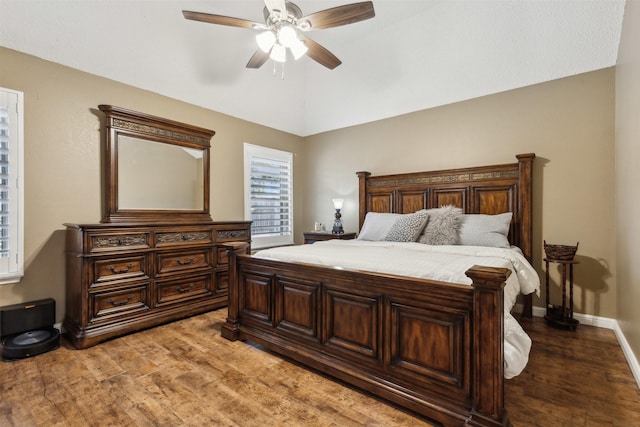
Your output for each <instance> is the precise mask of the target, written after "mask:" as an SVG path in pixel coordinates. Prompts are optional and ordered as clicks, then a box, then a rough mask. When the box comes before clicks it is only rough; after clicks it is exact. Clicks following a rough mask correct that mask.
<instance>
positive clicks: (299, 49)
mask: <svg viewBox="0 0 640 427" xmlns="http://www.w3.org/2000/svg"><path fill="white" fill-rule="evenodd" d="M289 49H291V54H292V55H293V59H295V60H296V61H297V60H298V59H300V58H302V57H303V56H304V54H305V53H307V51H308V50H309V48H308V47H307V45H305V44H304V43H303V42H302V40H300V39H296V42H295V43H293V44H292V45H291V46H290V47H289Z"/></svg>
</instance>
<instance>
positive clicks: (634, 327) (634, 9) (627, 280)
mask: <svg viewBox="0 0 640 427" xmlns="http://www.w3.org/2000/svg"><path fill="white" fill-rule="evenodd" d="M639 45H640V2H637V1H627V3H626V5H625V14H624V21H623V28H622V38H621V42H620V50H619V52H618V64H617V66H616V149H615V152H616V174H615V178H616V220H617V232H616V236H617V239H616V240H617V251H616V253H617V259H618V269H617V287H618V316H617V318H618V323H619V324H620V328H621V329H622V331H623V333H624V335H625V338H626V339H627V341H628V342H629V345H630V347H631V349H632V350H633V352H634V353H635V356H636V360H637V357H638V356H639V355H640V309H638V303H639V302H640V262H638V261H639V260H640V248H639V246H638V241H640V186H639V185H638V183H640V162H639V161H640V120H638V117H639V116H640V52H639V51H638V46H639ZM638 380H639V381H640V379H638Z"/></svg>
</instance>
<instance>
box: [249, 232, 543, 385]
mask: <svg viewBox="0 0 640 427" xmlns="http://www.w3.org/2000/svg"><path fill="white" fill-rule="evenodd" d="M255 256H257V257H260V258H271V259H277V260H280V261H293V262H306V263H311V264H320V265H326V266H333V267H341V268H350V269H357V270H366V271H373V272H378V273H390V274H397V275H402V276H411V277H420V278H425V279H431V280H440V281H443V282H450V283H460V284H469V285H470V284H471V279H469V278H468V277H467V276H466V275H465V274H464V272H465V271H467V270H468V269H469V268H470V267H472V266H474V265H483V266H489V267H504V268H508V269H510V270H511V271H512V274H511V275H510V276H509V279H508V280H507V284H506V286H505V292H504V309H505V310H504V311H505V322H504V365H505V378H512V377H514V376H516V375H518V374H519V373H520V372H522V370H523V369H524V367H525V366H526V364H527V362H528V360H529V350H530V349H531V339H530V338H529V336H528V335H527V334H526V333H525V332H524V330H523V329H522V327H521V326H520V324H519V323H518V322H517V321H516V320H515V319H514V318H513V316H512V315H511V313H510V311H511V309H512V308H513V305H514V304H515V301H516V297H517V296H518V293H523V294H530V293H532V292H536V294H538V295H539V293H540V279H539V278H538V274H537V273H536V271H535V270H534V269H533V267H532V266H531V264H529V262H528V261H527V260H526V259H525V258H524V256H522V254H521V252H520V251H519V250H518V249H517V248H516V249H504V248H492V247H482V246H458V245H455V246H430V245H425V244H422V243H413V242H411V243H401V242H371V241H362V240H329V241H324V242H316V243H314V244H311V245H301V246H283V247H278V248H272V249H266V250H262V251H259V252H257V253H256V254H255Z"/></svg>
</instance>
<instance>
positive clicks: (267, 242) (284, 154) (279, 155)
mask: <svg viewBox="0 0 640 427" xmlns="http://www.w3.org/2000/svg"><path fill="white" fill-rule="evenodd" d="M254 157H261V158H263V159H268V160H274V161H278V162H287V163H288V164H289V196H288V202H289V213H288V215H289V233H284V234H280V235H276V236H260V235H258V234H254V232H253V217H252V211H251V183H252V181H251V160H252V158H254ZM293 157H294V156H293V153H291V152H288V151H283V150H278V149H275V148H269V147H264V146H260V145H254V144H250V143H247V142H245V143H244V217H245V219H246V220H248V221H252V226H251V227H252V230H251V231H252V232H251V240H252V241H251V247H252V248H254V249H262V248H268V247H274V246H284V245H291V244H293V242H294V220H293V211H294V206H293V185H294V183H293Z"/></svg>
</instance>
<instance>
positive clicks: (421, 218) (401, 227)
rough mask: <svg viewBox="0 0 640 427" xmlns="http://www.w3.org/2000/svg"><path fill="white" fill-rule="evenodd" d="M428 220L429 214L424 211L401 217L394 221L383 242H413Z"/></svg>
mask: <svg viewBox="0 0 640 427" xmlns="http://www.w3.org/2000/svg"><path fill="white" fill-rule="evenodd" d="M428 219H429V214H428V213H427V211H426V210H421V211H418V212H416V213H412V214H405V215H402V216H401V217H400V218H398V219H396V222H395V223H394V224H393V226H391V230H389V233H387V236H386V237H385V238H384V240H386V241H389V242H415V241H416V240H417V239H418V237H419V236H420V233H422V230H423V229H424V226H425V225H426V224H427V220H428Z"/></svg>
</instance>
